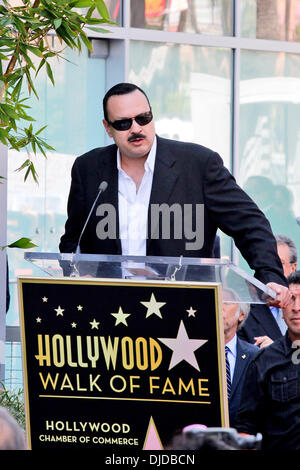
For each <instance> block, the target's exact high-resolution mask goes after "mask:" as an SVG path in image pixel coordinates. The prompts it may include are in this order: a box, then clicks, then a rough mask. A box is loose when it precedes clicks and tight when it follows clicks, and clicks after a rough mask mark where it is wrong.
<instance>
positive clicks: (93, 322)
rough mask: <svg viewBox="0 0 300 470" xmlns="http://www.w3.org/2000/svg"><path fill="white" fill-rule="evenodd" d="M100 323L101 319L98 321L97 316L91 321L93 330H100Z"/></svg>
mask: <svg viewBox="0 0 300 470" xmlns="http://www.w3.org/2000/svg"><path fill="white" fill-rule="evenodd" d="M99 323H100V322H99V321H96V320H95V318H94V320H93V321H90V325H91V327H92V330H94V329H96V330H98V325H99Z"/></svg>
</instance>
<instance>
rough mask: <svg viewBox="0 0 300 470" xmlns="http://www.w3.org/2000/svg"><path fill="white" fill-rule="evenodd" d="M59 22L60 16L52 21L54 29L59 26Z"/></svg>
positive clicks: (60, 21)
mask: <svg viewBox="0 0 300 470" xmlns="http://www.w3.org/2000/svg"><path fill="white" fill-rule="evenodd" d="M61 23H62V18H56V19H55V20H54V21H53V24H54V28H55V29H58V28H59V27H60V26H61Z"/></svg>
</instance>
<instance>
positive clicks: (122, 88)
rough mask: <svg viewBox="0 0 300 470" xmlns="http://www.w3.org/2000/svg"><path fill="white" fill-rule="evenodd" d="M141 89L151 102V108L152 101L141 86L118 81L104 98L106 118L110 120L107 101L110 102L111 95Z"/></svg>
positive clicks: (125, 93)
mask: <svg viewBox="0 0 300 470" xmlns="http://www.w3.org/2000/svg"><path fill="white" fill-rule="evenodd" d="M136 90H138V91H140V92H141V93H143V95H144V96H145V97H146V99H147V101H148V104H149V107H150V109H151V106H150V102H149V99H148V96H147V95H146V93H145V92H144V91H143V90H142V89H141V88H140V87H138V86H137V85H134V84H133V83H118V84H117V85H115V86H113V87H112V88H110V89H109V90H108V91H107V92H106V94H105V96H104V98H103V114H104V119H105V120H106V121H109V119H108V115H107V102H108V99H109V98H110V97H111V96H115V95H127V94H128V93H132V92H133V91H136Z"/></svg>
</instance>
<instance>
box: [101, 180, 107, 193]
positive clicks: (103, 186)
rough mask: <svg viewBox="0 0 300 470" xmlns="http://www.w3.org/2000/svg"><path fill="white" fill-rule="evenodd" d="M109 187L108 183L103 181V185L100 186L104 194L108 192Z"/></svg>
mask: <svg viewBox="0 0 300 470" xmlns="http://www.w3.org/2000/svg"><path fill="white" fill-rule="evenodd" d="M107 186H108V183H107V182H106V181H102V183H100V185H99V191H101V192H102V193H103V192H104V191H105V190H106V188H107Z"/></svg>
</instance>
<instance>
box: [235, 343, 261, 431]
mask: <svg viewBox="0 0 300 470" xmlns="http://www.w3.org/2000/svg"><path fill="white" fill-rule="evenodd" d="M236 348H237V354H236V362H235V368H234V372H233V380H232V384H231V393H230V397H229V423H230V426H231V427H234V424H235V419H236V415H237V412H238V409H239V406H240V401H241V395H242V388H243V383H244V379H245V376H246V371H247V369H248V366H249V364H250V362H251V361H252V359H253V358H254V357H255V356H256V354H257V353H258V352H259V350H260V349H259V347H257V346H254V344H250V343H247V342H246V341H243V340H241V339H239V338H237V345H236Z"/></svg>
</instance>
